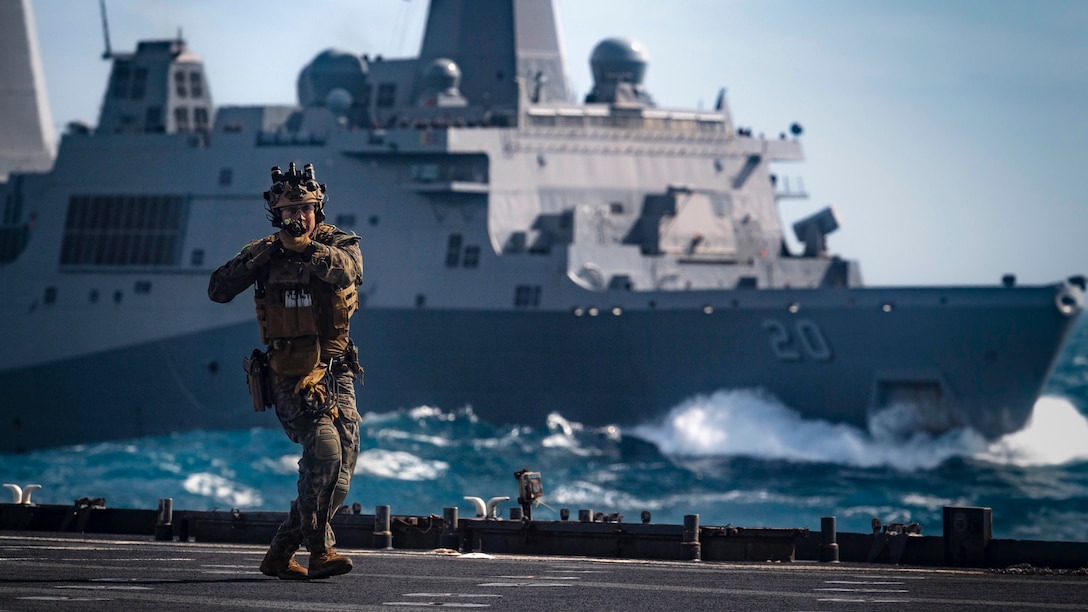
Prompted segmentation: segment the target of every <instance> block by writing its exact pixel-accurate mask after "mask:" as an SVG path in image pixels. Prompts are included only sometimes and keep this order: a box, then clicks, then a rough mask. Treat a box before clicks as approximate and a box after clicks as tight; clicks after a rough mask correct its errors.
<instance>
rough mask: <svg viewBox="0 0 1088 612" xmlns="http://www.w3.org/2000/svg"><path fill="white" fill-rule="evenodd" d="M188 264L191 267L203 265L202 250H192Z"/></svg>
mask: <svg viewBox="0 0 1088 612" xmlns="http://www.w3.org/2000/svg"><path fill="white" fill-rule="evenodd" d="M189 264H190V265H192V266H202V265H204V249H193V253H192V255H190V256H189Z"/></svg>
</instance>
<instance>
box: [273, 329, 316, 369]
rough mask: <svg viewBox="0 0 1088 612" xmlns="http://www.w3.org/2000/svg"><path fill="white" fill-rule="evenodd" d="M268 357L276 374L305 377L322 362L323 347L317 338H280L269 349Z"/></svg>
mask: <svg viewBox="0 0 1088 612" xmlns="http://www.w3.org/2000/svg"><path fill="white" fill-rule="evenodd" d="M268 357H269V365H271V366H272V371H273V372H275V373H276V374H279V375H280V376H283V377H288V378H293V377H295V376H305V375H307V374H309V373H310V372H312V371H313V370H314V368H316V367H317V364H318V362H319V361H320V360H321V347H320V345H319V344H318V342H317V337H316V336H309V337H304V338H279V339H276V340H274V341H273V342H272V346H270V347H268Z"/></svg>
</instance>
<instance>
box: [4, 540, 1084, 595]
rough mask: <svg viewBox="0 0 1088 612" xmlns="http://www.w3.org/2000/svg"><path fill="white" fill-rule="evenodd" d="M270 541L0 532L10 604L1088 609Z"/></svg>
mask: <svg viewBox="0 0 1088 612" xmlns="http://www.w3.org/2000/svg"><path fill="white" fill-rule="evenodd" d="M264 551H265V548H264V547H263V546H248V545H236V544H205V543H188V542H156V541H153V540H151V539H150V538H120V537H110V536H86V535H58V534H54V533H49V534H44V533H42V534H38V533H30V532H10V531H9V532H0V610H148V609H155V610H202V611H204V610H253V609H263V610H269V609H290V610H330V611H331V610H378V609H382V610H390V609H399V608H405V607H407V608H412V607H418V608H433V607H450V608H491V609H496V610H528V611H540V612H542V611H551V610H640V611H641V610H670V611H682V610H683V611H692V610H753V611H754V610H883V609H888V610H897V609H901V610H906V609H910V610H996V609H1000V610H1088V577H1085V576H1047V575H1026V576H1024V575H1010V574H995V573H987V572H984V571H981V570H934V569H918V568H905V567H890V566H880V565H854V564H840V565H827V564H816V563H811V562H797V563H792V564H770V563H718V562H676V561H669V562H662V561H623V560H614V559H610V560H605V559H589V558H580V557H526V556H507V555H501V556H488V555H483V556H481V555H478V554H477V555H458V554H456V553H451V552H448V551H446V552H442V551H434V552H419V551H374V550H350V549H343V550H342V551H341V552H343V553H345V554H349V555H350V556H351V557H352V558H353V559H354V561H355V569H354V571H352V572H351V573H349V574H346V575H344V576H338V577H335V578H330V579H325V580H314V581H300V582H294V581H282V580H278V579H275V578H268V577H266V576H263V575H261V574H260V572H259V571H258V570H257V566H258V565H259V563H260V561H261V558H262V556H263V554H264ZM299 560H300V562H302V563H303V564H304V565H305V563H306V555H305V554H304V553H303V554H300V555H299Z"/></svg>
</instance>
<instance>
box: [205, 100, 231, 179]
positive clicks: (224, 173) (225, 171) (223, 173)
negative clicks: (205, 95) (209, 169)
mask: <svg viewBox="0 0 1088 612" xmlns="http://www.w3.org/2000/svg"><path fill="white" fill-rule="evenodd" d="M197 110H200V109H199V108H198V109H197ZM233 180H234V170H232V169H231V168H220V169H219V184H220V185H221V186H223V187H226V186H227V185H230V184H231V182H232V181H233Z"/></svg>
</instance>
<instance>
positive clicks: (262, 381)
mask: <svg viewBox="0 0 1088 612" xmlns="http://www.w3.org/2000/svg"><path fill="white" fill-rule="evenodd" d="M242 369H243V370H245V372H246V383H247V384H248V385H249V397H250V398H252V399H253V410H255V411H257V412H264V411H265V410H266V409H267V408H270V407H271V406H272V405H273V404H274V403H275V399H274V398H275V395H273V393H272V372H271V371H270V370H269V369H268V355H266V354H265V353H264V352H263V351H261V349H253V353H252V354H251V355H250V356H249V357H246V358H244V359H242Z"/></svg>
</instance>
